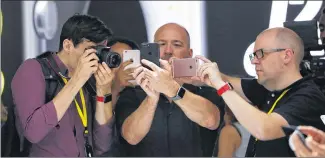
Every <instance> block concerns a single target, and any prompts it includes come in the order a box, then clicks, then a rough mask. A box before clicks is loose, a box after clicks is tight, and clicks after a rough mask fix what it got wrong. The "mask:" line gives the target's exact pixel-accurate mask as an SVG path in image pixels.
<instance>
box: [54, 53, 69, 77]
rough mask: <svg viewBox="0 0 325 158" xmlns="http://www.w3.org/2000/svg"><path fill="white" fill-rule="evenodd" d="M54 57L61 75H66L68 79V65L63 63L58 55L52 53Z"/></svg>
mask: <svg viewBox="0 0 325 158" xmlns="http://www.w3.org/2000/svg"><path fill="white" fill-rule="evenodd" d="M52 56H53V58H54V60H55V62H56V64H57V66H58V67H59V69H60V73H61V74H62V75H64V76H65V77H66V78H69V77H68V68H67V67H66V65H65V64H64V63H63V62H62V60H61V59H60V58H59V56H58V55H57V53H52Z"/></svg>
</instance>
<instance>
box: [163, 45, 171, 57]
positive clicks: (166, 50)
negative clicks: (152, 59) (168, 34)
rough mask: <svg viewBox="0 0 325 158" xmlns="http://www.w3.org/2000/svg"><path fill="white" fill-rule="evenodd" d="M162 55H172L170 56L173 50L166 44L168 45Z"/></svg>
mask: <svg viewBox="0 0 325 158" xmlns="http://www.w3.org/2000/svg"><path fill="white" fill-rule="evenodd" d="M164 53H165V54H168V55H172V54H173V48H172V47H171V45H170V44H168V45H167V46H166V47H165V50H164Z"/></svg>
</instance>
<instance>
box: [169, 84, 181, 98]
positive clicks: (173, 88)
mask: <svg viewBox="0 0 325 158" xmlns="http://www.w3.org/2000/svg"><path fill="white" fill-rule="evenodd" d="M179 88H181V86H180V85H179V84H178V83H177V82H176V81H174V82H173V84H172V86H170V89H169V91H168V93H167V94H166V95H167V96H168V97H169V98H172V97H175V96H176V95H177V92H178V89H179Z"/></svg>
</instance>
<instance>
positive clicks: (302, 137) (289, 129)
mask: <svg viewBox="0 0 325 158" xmlns="http://www.w3.org/2000/svg"><path fill="white" fill-rule="evenodd" d="M282 130H283V132H284V134H285V135H286V137H288V138H289V137H290V135H291V134H292V133H293V132H295V131H297V133H298V136H299V138H300V140H301V141H302V142H303V143H304V145H306V144H305V139H306V138H307V136H306V135H305V134H303V133H302V132H300V131H299V129H297V126H292V125H289V126H282Z"/></svg>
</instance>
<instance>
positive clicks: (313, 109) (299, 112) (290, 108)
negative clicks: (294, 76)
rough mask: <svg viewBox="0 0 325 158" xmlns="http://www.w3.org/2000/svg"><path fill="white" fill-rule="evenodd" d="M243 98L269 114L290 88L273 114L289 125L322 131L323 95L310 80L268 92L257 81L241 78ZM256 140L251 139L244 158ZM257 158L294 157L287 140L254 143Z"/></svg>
mask: <svg viewBox="0 0 325 158" xmlns="http://www.w3.org/2000/svg"><path fill="white" fill-rule="evenodd" d="M241 84H242V89H243V92H244V94H245V96H246V97H247V98H248V99H249V100H250V101H251V102H252V103H253V105H257V107H258V108H259V109H260V110H262V111H264V112H266V113H267V112H268V111H269V110H270V108H271V107H272V105H273V103H274V102H275V101H276V100H277V99H278V98H279V96H280V95H281V94H282V92H283V91H285V90H287V89H290V90H289V91H288V92H287V93H286V94H285V95H284V96H283V97H282V98H281V99H280V100H279V101H278V103H277V104H276V107H275V109H274V110H273V112H276V113H278V114H280V115H281V116H282V117H283V118H284V119H286V120H287V122H288V123H289V124H290V125H295V126H298V125H309V126H314V127H316V128H318V129H320V130H323V131H325V125H324V124H323V123H322V121H321V119H320V116H321V115H322V114H324V113H325V96H324V94H323V93H322V92H321V91H320V90H319V88H318V86H317V85H316V84H315V83H314V81H313V80H312V79H311V78H310V77H305V78H302V79H300V80H298V81H296V82H295V83H293V84H291V85H290V86H289V87H287V88H285V89H283V90H281V91H273V92H270V91H268V90H267V89H265V88H264V87H263V86H261V85H260V84H258V83H257V80H256V79H242V81H241ZM254 142H255V138H254V137H253V136H251V138H250V142H249V145H248V148H247V152H246V156H254V153H253V152H252V151H253V150H254ZM255 151H256V157H262V156H267V157H277V156H281V157H294V156H295V154H294V153H293V151H292V150H291V149H290V147H289V145H288V138H287V137H283V138H279V139H275V140H271V141H257V142H256V144H255Z"/></svg>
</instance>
